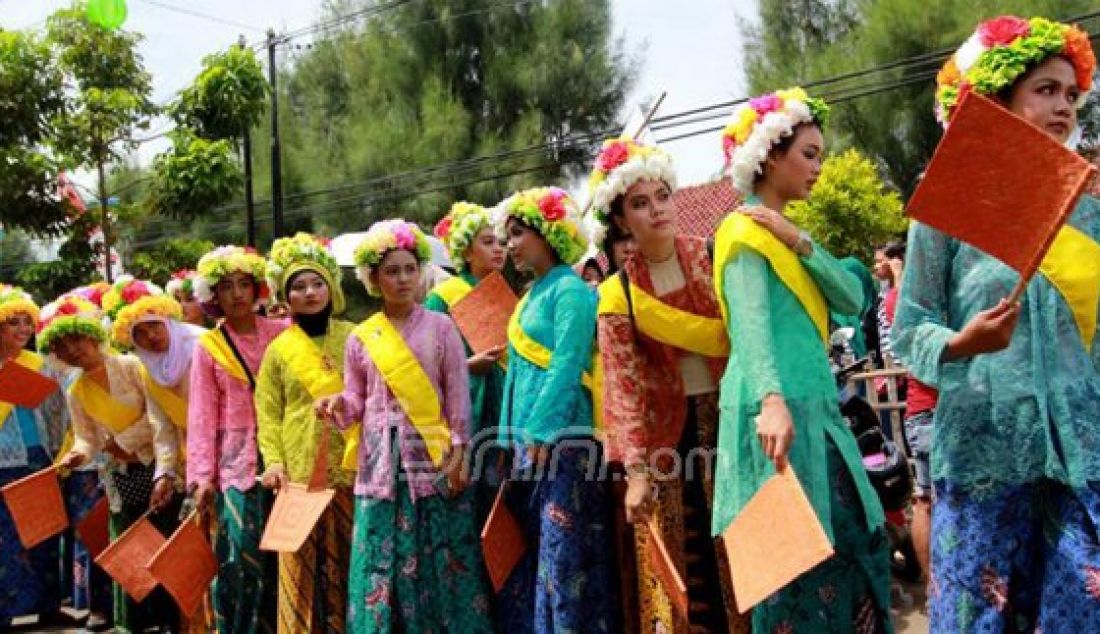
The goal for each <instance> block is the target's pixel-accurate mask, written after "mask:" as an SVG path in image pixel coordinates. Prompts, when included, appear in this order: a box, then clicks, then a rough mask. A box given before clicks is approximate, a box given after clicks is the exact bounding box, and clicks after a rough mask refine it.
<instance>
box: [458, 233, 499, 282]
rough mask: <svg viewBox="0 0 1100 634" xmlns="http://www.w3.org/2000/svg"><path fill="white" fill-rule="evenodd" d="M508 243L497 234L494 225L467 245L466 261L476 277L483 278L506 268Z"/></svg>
mask: <svg viewBox="0 0 1100 634" xmlns="http://www.w3.org/2000/svg"><path fill="white" fill-rule="evenodd" d="M506 248H507V243H506V242H505V241H504V240H501V239H500V238H498V237H497V236H496V233H495V232H494V231H493V228H492V227H485V228H484V229H482V230H481V231H479V232H478V234H477V235H476V236H474V241H473V242H471V243H470V246H468V247H466V254H465V257H466V263H467V265H468V266H469V267H470V272H471V273H473V275H474V277H477V278H481V277H484V276H486V275H488V274H489V273H492V272H493V271H500V270H502V269H504V258H505V255H506V253H505V249H506Z"/></svg>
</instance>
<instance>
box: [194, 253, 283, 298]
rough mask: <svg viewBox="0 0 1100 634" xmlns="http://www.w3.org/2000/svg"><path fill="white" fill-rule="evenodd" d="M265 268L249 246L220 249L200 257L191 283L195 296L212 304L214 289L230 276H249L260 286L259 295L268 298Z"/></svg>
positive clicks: (258, 255) (262, 259) (263, 263)
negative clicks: (239, 274)
mask: <svg viewBox="0 0 1100 634" xmlns="http://www.w3.org/2000/svg"><path fill="white" fill-rule="evenodd" d="M266 268H267V261H266V260H264V258H263V256H262V255H260V254H259V253H257V252H256V250H255V249H253V248H252V247H238V246H235V245H226V246H220V247H218V248H216V249H214V250H213V251H211V252H210V253H207V254H206V255H204V256H202V257H201V258H199V263H198V265H197V266H196V267H195V269H196V270H195V279H194V280H193V282H192V284H193V286H194V289H195V297H196V298H197V299H198V300H199V301H200V302H202V303H204V304H209V303H211V302H213V301H214V300H215V297H214V287H215V286H217V285H218V282H220V281H222V279H224V278H225V277H227V276H228V275H230V274H232V273H244V274H246V275H251V276H252V277H253V278H254V279H255V280H256V284H257V285H258V286H259V287H260V289H259V296H260V297H261V298H263V297H267V295H268V288H267V284H266V283H265V277H264V275H265V273H266Z"/></svg>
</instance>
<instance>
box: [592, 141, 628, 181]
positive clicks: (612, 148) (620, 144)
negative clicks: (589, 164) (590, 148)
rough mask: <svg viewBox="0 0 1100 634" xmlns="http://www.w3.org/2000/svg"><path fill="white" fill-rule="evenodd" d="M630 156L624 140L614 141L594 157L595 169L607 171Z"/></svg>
mask: <svg viewBox="0 0 1100 634" xmlns="http://www.w3.org/2000/svg"><path fill="white" fill-rule="evenodd" d="M629 158H630V147H629V146H628V145H627V144H626V143H625V142H624V141H614V142H612V143H609V144H608V145H607V147H605V148H604V149H603V150H601V151H600V155H599V156H597V157H596V169H598V170H600V171H601V172H603V173H605V174H606V173H608V172H610V171H611V170H613V169H615V168H616V167H618V166H620V165H622V164H623V163H625V162H626V161H627V159H629Z"/></svg>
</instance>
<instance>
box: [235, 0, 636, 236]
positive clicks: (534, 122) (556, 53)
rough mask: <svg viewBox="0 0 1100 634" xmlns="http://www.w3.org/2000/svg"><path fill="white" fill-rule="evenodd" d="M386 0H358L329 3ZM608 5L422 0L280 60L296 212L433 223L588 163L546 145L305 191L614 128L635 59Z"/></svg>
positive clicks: (313, 219) (335, 221) (261, 156)
mask: <svg viewBox="0 0 1100 634" xmlns="http://www.w3.org/2000/svg"><path fill="white" fill-rule="evenodd" d="M378 4H380V3H379V2H378V1H377V0H347V1H344V2H333V3H331V4H330V5H329V6H327V8H326V11H328V12H329V13H330V14H337V13H341V14H342V13H347V12H349V11H354V10H357V9H361V8H364V7H367V6H376V5H378ZM608 5H609V3H608V1H607V0H559V1H556V2H547V3H544V2H533V3H518V4H516V5H515V6H512V5H508V4H503V3H500V2H499V1H497V0H423V1H419V2H412V3H407V4H405V5H402V6H401V7H399V8H395V9H392V10H388V11H386V12H385V13H384V15H383V16H382V17H379V18H375V19H371V20H369V21H367V20H364V21H362V22H360V23H353V24H349V25H347V26H345V27H342V28H341V29H339V30H333V31H329V32H327V33H325V37H323V38H320V39H319V40H317V41H315V42H314V43H313V45H312V47H311V48H310V49H308V50H306V51H303V52H301V53H300V54H298V55H296V56H295V57H294V58H293V59H292V60H290V62H289V63H286V62H283V63H281V67H282V68H283V69H285V72H284V74H283V75H282V77H281V78H280V84H279V85H280V89H281V91H280V92H284V91H285V94H281V95H280V103H279V113H280V117H281V124H280V127H281V131H282V134H283V138H282V147H283V174H284V191H285V192H286V194H287V199H288V207H287V222H288V225H290V226H294V224H295V223H296V222H304V223H305V224H306V227H305V228H307V229H308V228H311V227H310V226H309V225H310V224H312V225H313V226H312V229H314V230H324V231H329V232H334V233H335V232H340V231H345V230H356V229H358V230H362V229H364V228H365V227H367V226H368V225H369V224H370V223H371V222H372V221H374V220H376V219H378V218H381V217H386V216H402V217H404V218H406V219H409V220H415V221H418V222H420V223H421V224H422V225H424V226H431V224H432V223H433V222H434V221H435V220H436V219H437V218H438V217H439V216H441V215H442V214H443V213H445V211H446V209H447V208H448V207H449V205H450V203H451V202H452V201H454V200H459V199H469V200H473V201H478V202H484V203H488V204H495V203H496V202H498V201H499V200H501V199H502V198H503V197H504V196H505V195H507V194H509V193H511V192H512V191H514V190H516V189H520V188H522V187H530V186H534V185H544V184H546V183H547V182H550V181H553V180H557V179H560V178H561V177H562V176H564V175H569V174H574V173H579V172H581V171H584V170H586V169H587V167H588V165H587V163H588V161H589V160H590V156H589V154H588V150H589V149H590V148H580V149H579V150H578V149H570V150H567V151H566V150H561V149H559V150H555V149H554V148H552V147H547V148H546V149H545V150H543V151H535V152H530V153H525V154H522V155H517V156H514V157H512V158H510V159H509V160H507V161H504V162H486V163H484V164H478V165H477V166H475V167H472V168H471V169H468V170H463V171H462V172H461V173H436V174H432V175H431V176H430V177H427V178H421V179H416V180H411V181H410V180H399V181H389V180H388V179H387V182H380V183H373V184H363V185H360V186H355V187H349V188H347V189H341V190H339V191H334V192H332V193H331V194H328V195H325V196H311V197H309V198H299V199H296V198H295V195H296V194H299V193H301V192H304V191H307V190H318V189H323V188H326V187H331V186H333V185H337V184H340V183H364V182H365V181H370V180H371V179H378V178H380V177H384V176H387V175H391V174H398V173H402V172H409V171H413V170H416V169H417V168H421V167H426V166H431V165H436V164H440V163H449V162H453V161H459V160H463V159H468V158H472V157H477V156H484V155H488V154H494V153H498V152H504V151H508V150H512V149H518V148H526V147H528V146H532V145H538V144H543V143H550V142H552V141H554V140H556V139H560V138H563V137H568V136H572V135H576V134H583V133H591V132H602V131H605V130H609V129H612V128H614V127H615V117H616V114H617V113H618V110H619V107H620V106H621V104H622V100H623V94H624V92H625V90H626V89H627V87H628V85H629V83H630V80H631V78H632V75H633V71H632V67H631V63H630V61H629V60H628V59H627V58H626V56H625V55H624V54H623V53H622V50H621V49H622V46H621V43H619V42H618V41H616V40H615V39H614V38H613V37H612V36H611V17H610V10H609V6H608ZM329 17H331V15H325V16H323V17H322V19H327V18H329ZM256 158H257V165H256V173H257V174H263V173H266V172H267V170H268V165H267V160H268V158H267V153H266V152H261V153H257V155H256ZM521 171H523V172H525V173H522V174H516V175H514V176H511V177H506V178H498V179H494V180H489V181H485V182H481V183H476V184H475V183H470V181H474V180H478V179H483V178H485V177H489V176H494V175H498V174H501V173H513V172H521ZM267 196H268V183H267V182H266V180H265V179H258V181H257V198H260V199H262V198H266V197H267Z"/></svg>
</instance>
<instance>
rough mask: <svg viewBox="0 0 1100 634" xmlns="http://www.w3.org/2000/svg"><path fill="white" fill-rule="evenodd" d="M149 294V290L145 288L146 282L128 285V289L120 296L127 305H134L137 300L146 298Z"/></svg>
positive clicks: (123, 290)
mask: <svg viewBox="0 0 1100 634" xmlns="http://www.w3.org/2000/svg"><path fill="white" fill-rule="evenodd" d="M148 294H149V289H148V288H147V287H146V286H145V283H144V282H137V281H135V282H132V283H130V284H127V285H126V288H124V289H122V292H121V293H120V295H122V299H123V301H125V302H126V303H127V304H133V303H134V302H136V301H137V300H139V299H141V298H142V297H145V296H146V295H148Z"/></svg>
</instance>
